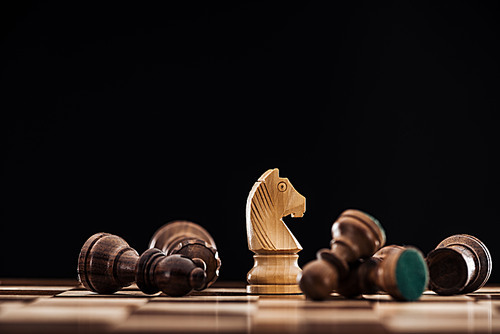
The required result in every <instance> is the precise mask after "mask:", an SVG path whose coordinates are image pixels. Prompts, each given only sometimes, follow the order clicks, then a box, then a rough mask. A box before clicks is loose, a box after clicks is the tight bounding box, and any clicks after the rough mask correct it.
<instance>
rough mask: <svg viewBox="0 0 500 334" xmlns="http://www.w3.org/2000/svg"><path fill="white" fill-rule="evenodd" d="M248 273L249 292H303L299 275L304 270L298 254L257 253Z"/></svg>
mask: <svg viewBox="0 0 500 334" xmlns="http://www.w3.org/2000/svg"><path fill="white" fill-rule="evenodd" d="M253 259H254V266H253V268H252V269H251V270H250V271H249V272H248V274H247V281H248V283H249V285H247V293H249V294H301V293H302V291H301V290H300V288H299V285H298V283H297V275H299V273H301V272H302V270H301V269H300V267H299V265H298V263H297V260H298V259H299V256H298V255H297V254H293V253H292V254H255V255H254V256H253Z"/></svg>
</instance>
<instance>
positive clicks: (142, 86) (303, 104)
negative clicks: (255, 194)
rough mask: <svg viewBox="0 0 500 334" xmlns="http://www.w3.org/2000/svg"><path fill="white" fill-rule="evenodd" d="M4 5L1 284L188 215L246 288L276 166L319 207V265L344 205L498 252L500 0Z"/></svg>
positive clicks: (401, 226) (143, 238)
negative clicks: (255, 232)
mask: <svg viewBox="0 0 500 334" xmlns="http://www.w3.org/2000/svg"><path fill="white" fill-rule="evenodd" d="M1 6H2V8H1V24H2V31H1V33H2V35H1V56H0V57H1V72H0V75H1V78H0V90H1V93H0V94H1V101H0V108H1V110H2V112H1V113H2V116H1V117H2V121H1V122H2V128H3V133H4V134H5V142H6V143H7V145H6V147H5V149H4V150H3V154H2V156H3V158H4V162H3V176H2V184H1V189H2V194H3V198H4V199H3V200H2V206H3V210H2V211H3V213H2V221H1V230H0V277H75V276H76V260H77V256H78V253H79V250H80V248H81V246H82V245H83V243H84V242H85V240H86V239H87V238H88V237H89V236H90V235H92V234H93V233H96V232H100V231H105V232H110V233H114V234H118V235H120V236H122V237H124V238H125V239H126V240H127V241H128V242H129V244H130V245H131V246H133V247H135V248H136V249H137V250H138V251H139V252H142V251H143V250H145V248H146V247H147V244H148V241H149V238H150V237H151V236H152V234H153V233H154V231H155V230H156V229H157V228H158V227H160V226H161V225H162V224H164V223H166V222H168V221H171V220H174V219H187V220H192V221H195V222H198V223H200V224H201V225H203V226H204V227H205V228H207V230H209V232H210V233H211V234H212V235H213V237H214V238H215V240H216V243H217V245H218V248H219V252H220V255H221V258H222V262H223V265H222V269H221V278H223V279H234V280H244V279H245V275H246V273H247V271H248V270H249V269H250V267H251V266H252V263H253V262H252V258H251V255H252V253H251V252H250V251H249V250H248V248H247V241H246V232H245V204H246V198H247V195H248V192H249V191H250V189H251V187H252V185H253V183H254V182H255V181H256V180H257V178H258V177H259V176H260V175H261V174H262V173H263V172H265V171H266V170H267V169H269V168H275V167H277V168H279V169H280V175H281V176H284V177H288V178H289V179H290V181H291V183H292V184H293V185H294V186H295V188H296V189H297V191H299V192H300V193H301V194H303V195H304V196H305V197H306V199H307V201H306V213H305V216H304V217H303V218H297V219H294V218H285V221H286V223H287V225H288V227H289V228H290V229H291V230H292V231H293V233H294V235H295V236H296V237H297V239H298V240H299V242H300V243H301V244H302V246H303V248H304V250H303V251H302V252H301V253H300V260H299V263H300V264H301V266H303V265H304V264H305V263H306V262H308V261H310V260H312V259H313V258H314V257H315V252H316V251H317V250H318V249H320V248H323V247H326V246H328V243H329V241H330V227H331V224H332V222H333V221H334V219H335V218H336V217H337V216H338V215H339V214H340V213H341V212H342V210H344V209H346V208H359V209H362V210H364V211H367V212H369V213H371V214H372V215H374V216H375V217H377V218H378V219H379V220H380V221H381V223H382V225H383V226H384V227H385V229H386V233H387V237H388V243H389V244H394V243H396V244H404V245H415V246H417V247H419V248H420V249H421V250H422V251H423V252H424V253H427V252H429V251H430V250H431V249H432V248H434V247H435V246H436V245H437V244H438V243H439V242H440V241H441V240H442V239H443V238H445V237H447V236H449V235H452V234H456V233H469V234H473V235H475V236H477V237H479V238H480V239H481V240H483V241H484V242H485V243H486V244H487V246H488V247H489V248H490V251H491V253H492V256H493V262H494V263H496V262H495V261H496V260H497V259H499V258H500V246H499V244H498V232H497V231H499V228H498V226H497V225H498V223H499V220H500V219H499V213H500V209H499V203H500V202H499V199H500V196H499V193H498V187H499V176H498V171H499V170H500V168H499V167H500V165H499V159H498V152H499V139H500V138H499V136H500V135H499V131H498V122H497V121H496V119H497V116H496V114H497V113H498V111H499V106H500V101H499V93H500V89H499V88H500V87H499V86H500V85H499V59H500V54H499V50H498V44H499V29H498V28H499V25H498V23H497V22H498V17H499V8H498V4H497V5H496V6H490V5H485V4H484V3H479V4H478V3H473V2H471V3H462V2H456V1H450V2H439V3H435V2H431V3H430V4H428V3H424V2H421V1H416V2H406V1H395V2H394V3H393V4H391V3H385V2H384V3H380V2H373V1H368V2H348V4H338V3H335V4H329V5H328V6H327V5H324V4H321V5H319V4H317V3H309V2H307V3H303V4H300V5H291V4H288V3H281V4H279V3H274V2H273V3H272V4H270V3H266V2H264V3H253V2H244V3H237V4H232V5H214V4H208V3H201V4H198V3H192V2H189V3H185V4H183V5H178V4H177V5H173V4H169V5H166V4H163V5H162V6H158V5H144V4H138V3H136V4H133V5H126V4H122V3H119V4H102V3H99V4H87V3H81V4H73V3H71V4H69V3H67V2H66V3H38V2H37V3H34V4H32V3H25V4H17V5H15V6H8V5H5V4H2V5H1ZM491 281H494V282H500V272H497V271H495V269H494V270H493V275H492V278H491Z"/></svg>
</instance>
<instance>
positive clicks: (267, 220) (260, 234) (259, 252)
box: [246, 168, 306, 294]
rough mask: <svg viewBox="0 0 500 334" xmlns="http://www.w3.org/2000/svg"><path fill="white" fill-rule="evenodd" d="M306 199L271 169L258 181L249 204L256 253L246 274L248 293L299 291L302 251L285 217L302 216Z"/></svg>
mask: <svg viewBox="0 0 500 334" xmlns="http://www.w3.org/2000/svg"><path fill="white" fill-rule="evenodd" d="M305 210H306V199H305V197H304V196H302V195H301V194H299V193H298V192H297V191H296V190H295V188H294V187H293V186H292V184H291V183H290V181H289V180H288V179H287V178H282V177H279V171H278V169H277V168H275V169H270V170H268V171H267V172H265V173H264V174H262V176H261V177H260V178H259V179H258V181H257V182H255V184H254V186H253V187H252V189H251V191H250V193H249V195H248V199H247V206H246V228H247V240H248V249H250V250H251V251H252V252H254V253H255V255H254V256H253V259H254V266H253V268H252V269H251V270H250V271H249V272H248V274H247V281H248V283H249V285H247V293H250V294H300V293H301V291H300V288H299V286H298V285H297V276H298V275H299V273H300V272H301V269H300V267H299V265H298V263H297V260H298V258H299V256H298V254H297V253H298V252H300V250H302V246H301V245H300V244H299V242H298V241H297V239H295V236H294V235H293V234H292V233H291V232H290V230H289V229H288V227H286V225H285V223H284V222H283V220H282V217H285V216H287V215H291V216H292V217H302V216H303V215H304V211H305Z"/></svg>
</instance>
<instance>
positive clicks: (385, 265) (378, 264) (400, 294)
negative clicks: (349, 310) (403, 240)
mask: <svg viewBox="0 0 500 334" xmlns="http://www.w3.org/2000/svg"><path fill="white" fill-rule="evenodd" d="M428 279H429V274H428V271H427V264H426V263H425V259H424V256H423V255H422V253H421V252H420V251H419V250H418V249H416V248H413V247H401V246H395V245H392V246H386V247H383V248H381V249H380V250H379V251H378V252H376V253H375V254H374V255H373V256H372V257H370V258H368V259H366V260H365V261H359V262H357V263H356V264H354V265H351V268H350V270H349V274H348V275H347V276H346V277H345V278H344V279H342V280H341V281H340V282H339V287H338V289H337V292H338V293H340V294H341V295H343V296H345V297H356V296H359V295H361V294H370V293H376V292H378V291H379V290H382V291H384V292H387V293H388V294H389V295H391V296H392V297H393V298H394V299H396V300H403V301H413V300H417V299H418V298H420V296H421V295H422V293H423V292H424V290H425V288H426V287H427V282H428Z"/></svg>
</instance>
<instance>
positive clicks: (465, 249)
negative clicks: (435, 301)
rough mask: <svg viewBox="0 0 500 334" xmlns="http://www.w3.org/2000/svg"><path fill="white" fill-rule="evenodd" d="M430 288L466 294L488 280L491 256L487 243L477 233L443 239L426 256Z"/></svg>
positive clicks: (447, 292) (436, 290) (447, 293)
mask: <svg viewBox="0 0 500 334" xmlns="http://www.w3.org/2000/svg"><path fill="white" fill-rule="evenodd" d="M426 261H427V265H428V267H429V276H430V278H429V288H430V289H431V290H432V291H434V292H436V293H437V294H440V295H456V294H466V293H471V292H474V291H476V290H477V289H479V288H481V287H482V286H483V285H484V284H486V282H487V281H488V279H489V277H490V274H491V268H492V260H491V255H490V252H489V251H488V248H486V245H485V244H484V243H483V242H481V240H479V239H478V238H476V237H473V236H472V235H468V234H457V235H453V236H451V237H448V238H446V239H444V240H443V241H441V243H439V245H437V247H436V248H435V249H434V250H433V251H431V252H430V253H429V254H428V255H427V258H426Z"/></svg>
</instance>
